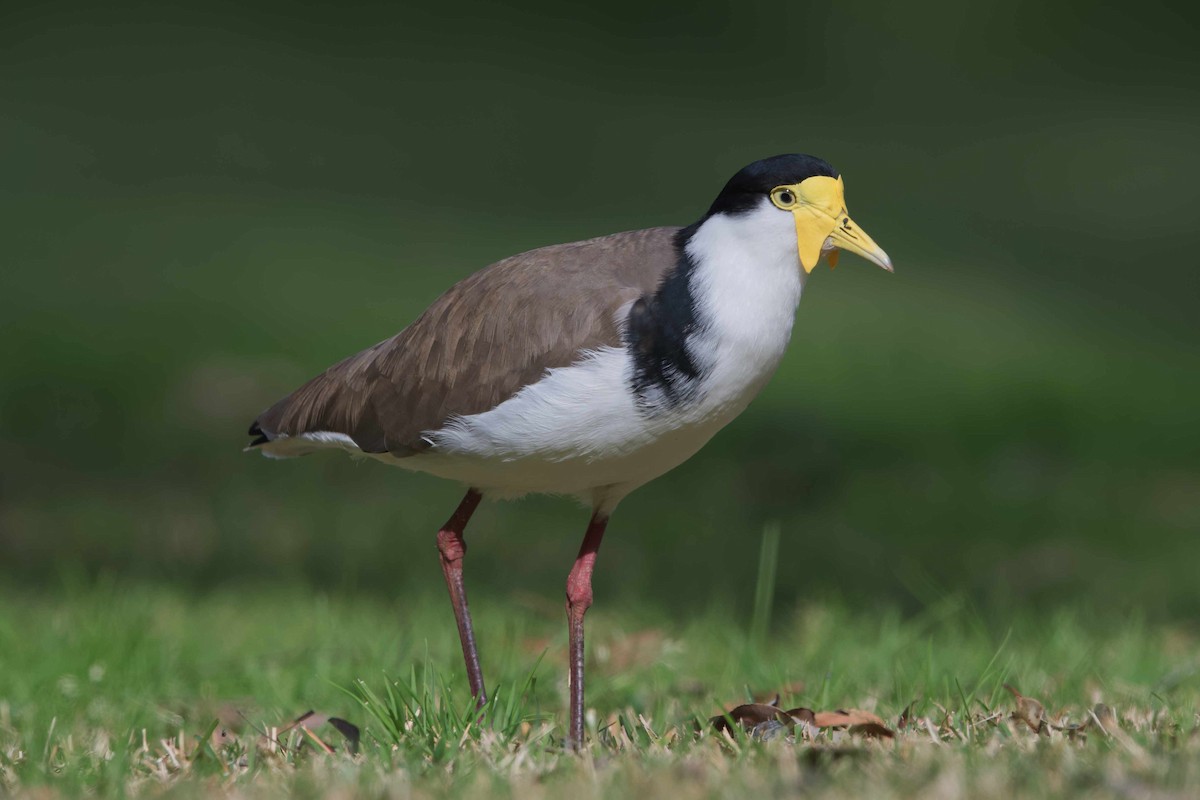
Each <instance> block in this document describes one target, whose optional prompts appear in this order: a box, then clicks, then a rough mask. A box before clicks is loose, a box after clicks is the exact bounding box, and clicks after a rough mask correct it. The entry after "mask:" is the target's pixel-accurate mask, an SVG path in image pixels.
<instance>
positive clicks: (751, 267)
mask: <svg viewBox="0 0 1200 800" xmlns="http://www.w3.org/2000/svg"><path fill="white" fill-rule="evenodd" d="M687 250H688V255H689V256H691V258H692V260H693V262H694V263H695V265H696V268H695V271H694V272H693V274H692V291H693V293H694V294H693V296H694V298H695V303H696V312H697V317H698V319H697V322H698V323H699V328H700V331H699V332H698V333H697V335H696V336H695V337H694V341H693V342H692V343H691V347H690V348H689V349H690V350H691V351H692V353H693V356H694V358H696V359H697V360H698V361H699V362H700V363H701V364H703V368H702V369H704V368H706V369H704V371H705V372H707V379H706V380H705V381H704V386H703V389H702V393H703V396H704V400H703V401H702V405H704V406H706V407H708V408H709V409H710V410H713V411H716V410H724V409H728V410H735V411H741V409H742V408H744V407H745V406H746V404H748V403H749V402H750V400H751V399H753V397H754V396H755V395H756V394H758V392H759V391H760V390H761V389H762V387H763V386H765V385H766V383H767V381H768V380H769V379H770V377H771V375H772V374H773V373H774V372H775V368H776V367H777V366H778V365H779V361H780V359H781V358H783V353H784V350H785V349H786V348H787V343H788V340H789V339H790V338H791V334H792V323H793V321H794V320H795V314H796V307H797V305H798V304H799V302H800V293H801V291H802V290H803V288H804V281H805V279H806V277H807V274H806V273H805V272H804V269H803V268H802V267H801V266H800V258H799V255H798V252H797V249H796V228H795V223H794V222H793V220H792V215H791V214H789V213H787V212H785V211H780V210H779V209H777V208H775V207H774V206H772V205H771V204H770V202H769V201H767V200H766V199H765V198H764V202H763V205H761V206H760V207H759V208H757V209H755V210H753V211H750V212H746V213H743V214H739V215H736V216H730V215H725V214H717V215H715V216H712V217H709V218H708V219H707V220H705V221H704V223H703V224H702V225H701V226H700V227H699V229H698V230H697V231H696V233H695V234H693V236H692V237H691V240H690V241H689V242H688V245H687Z"/></svg>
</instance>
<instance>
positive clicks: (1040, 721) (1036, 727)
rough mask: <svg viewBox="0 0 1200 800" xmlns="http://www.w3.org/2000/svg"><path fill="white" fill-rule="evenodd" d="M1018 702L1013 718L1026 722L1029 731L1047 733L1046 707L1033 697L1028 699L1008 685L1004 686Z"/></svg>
mask: <svg viewBox="0 0 1200 800" xmlns="http://www.w3.org/2000/svg"><path fill="white" fill-rule="evenodd" d="M1004 688H1005V689H1007V690H1008V691H1009V692H1010V693H1011V694H1012V696H1013V698H1014V699H1015V700H1016V701H1017V707H1016V709H1015V710H1014V711H1013V713H1012V718H1013V719H1015V720H1019V721H1020V722H1024V723H1025V724H1026V725H1028V726H1029V729H1030V730H1031V731H1033V732H1034V733H1045V732H1046V707H1045V706H1043V705H1042V704H1041V703H1039V702H1038V701H1037V700H1034V699H1033V698H1032V697H1026V696H1025V695H1023V694H1021V693H1020V692H1018V691H1017V690H1016V689H1014V688H1013V687H1012V686H1010V685H1008V684H1007V683H1006V684H1004Z"/></svg>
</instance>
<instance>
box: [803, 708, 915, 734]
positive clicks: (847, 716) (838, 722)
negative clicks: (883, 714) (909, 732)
mask: <svg viewBox="0 0 1200 800" xmlns="http://www.w3.org/2000/svg"><path fill="white" fill-rule="evenodd" d="M813 724H814V725H816V726H817V727H818V728H847V729H849V731H850V733H857V734H860V735H862V736H878V737H881V738H885V739H891V738H892V737H893V736H895V735H896V734H895V732H894V731H892V730H891V729H890V728H888V726H887V723H885V722H884V721H883V720H882V719H881V718H880V717H879V716H878V715H876V714H872V713H871V712H870V711H863V710H861V709H857V708H849V709H838V710H837V711H818V712H817V713H816V714H814V715H813Z"/></svg>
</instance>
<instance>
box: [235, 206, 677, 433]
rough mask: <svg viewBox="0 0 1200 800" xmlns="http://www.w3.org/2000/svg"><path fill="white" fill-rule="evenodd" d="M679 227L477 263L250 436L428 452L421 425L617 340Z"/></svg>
mask: <svg viewBox="0 0 1200 800" xmlns="http://www.w3.org/2000/svg"><path fill="white" fill-rule="evenodd" d="M677 231H678V228H651V229H649V230H642V231H630V232H627V233H617V234H613V235H612V236H604V237H601V238H599V239H590V240H588V241H585V242H575V243H572V244H561V245H554V246H551V247H544V248H541V249H539V250H532V251H530V252H528V253H522V254H521V255H517V256H513V257H511V258H507V259H505V260H503V261H499V262H497V263H495V264H492V265H491V266H489V267H485V268H484V269H482V270H480V271H479V272H477V273H475V274H474V275H472V276H471V277H469V278H467V279H465V280H463V281H461V282H460V283H458V284H456V285H455V286H453V287H452V288H451V289H450V290H449V291H448V292H446V293H445V294H444V295H442V296H441V297H439V298H438V299H437V300H436V301H435V302H434V303H433V305H432V306H430V307H429V308H428V309H427V310H426V311H425V313H423V314H422V315H421V316H420V317H418V318H417V320H416V321H415V322H414V323H413V324H412V325H409V326H408V327H407V328H405V329H404V330H402V331H401V332H400V333H398V334H396V335H395V336H393V337H392V338H390V339H387V340H386V341H383V342H380V343H379V344H377V345H375V346H374V347H371V348H369V349H367V350H364V351H362V352H361V353H358V354H357V355H353V356H350V357H349V358H347V359H345V360H344V361H341V362H339V363H337V364H335V365H334V366H332V367H330V368H329V369H327V370H325V372H323V373H322V374H320V375H318V376H317V377H316V378H313V379H312V380H311V381H309V382H308V383H306V384H304V385H303V386H301V387H300V388H299V389H297V390H296V391H294V392H292V394H290V395H288V396H287V397H285V398H284V399H282V400H280V401H279V402H278V403H276V404H275V405H273V406H271V407H270V408H269V409H267V410H266V411H265V412H263V413H262V414H261V415H260V416H259V417H258V419H257V420H255V422H254V424H253V425H252V426H251V427H250V434H251V435H257V436H259V437H260V438H259V439H258V440H256V441H255V442H254V444H262V443H265V442H267V441H269V440H270V439H274V438H275V437H276V436H279V435H280V434H286V435H288V436H295V435H297V434H301V433H305V432H307V431H333V432H337V433H343V434H346V435H347V436H349V437H350V438H351V439H353V440H354V442H355V444H357V445H358V446H359V447H360V448H362V450H363V451H364V452H368V453H382V452H390V453H393V454H395V455H397V456H404V455H412V454H413V453H416V452H419V451H420V450H423V449H425V447H426V446H427V445H426V444H425V443H424V442H423V440H422V439H421V433H422V432H424V431H428V430H434V429H436V428H439V427H441V425H442V424H443V423H444V422H445V421H446V420H447V419H449V418H450V417H453V416H459V415H463V416H465V415H468V414H478V413H481V412H483V411H487V410H489V409H491V408H495V407H496V406H497V405H499V404H500V403H502V402H504V401H505V400H507V399H508V398H510V397H512V396H513V395H514V394H516V393H517V391H518V390H520V389H521V387H523V386H526V385H528V384H530V383H533V382H535V381H537V380H538V379H540V378H541V376H542V375H543V374H544V373H545V372H546V370H548V369H553V368H555V367H564V366H568V365H570V364H571V363H573V362H574V361H576V360H577V359H578V357H579V354H580V352H581V351H585V350H589V349H593V348H597V347H602V346H605V345H612V346H616V345H619V344H620V331H619V329H618V322H617V320H616V312H617V310H618V309H619V308H620V306H621V305H622V304H624V303H628V302H630V301H632V300H635V299H637V298H638V297H640V296H642V295H643V294H645V293H647V292H651V291H653V290H654V289H655V288H656V287H657V286H658V283H659V281H660V280H661V279H662V277H663V275H664V274H665V273H666V271H667V270H668V269H669V268H670V267H671V266H672V265H674V264H675V261H676V258H677V253H676V250H675V244H674V241H675V234H676V232H677Z"/></svg>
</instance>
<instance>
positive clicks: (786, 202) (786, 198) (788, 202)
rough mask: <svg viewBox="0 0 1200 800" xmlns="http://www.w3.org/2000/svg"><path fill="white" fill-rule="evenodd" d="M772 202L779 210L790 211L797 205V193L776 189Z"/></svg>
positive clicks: (772, 195)
mask: <svg viewBox="0 0 1200 800" xmlns="http://www.w3.org/2000/svg"><path fill="white" fill-rule="evenodd" d="M771 202H772V203H774V204H775V206H776V207H778V208H782V209H790V208H791V207H792V206H794V205H796V193H795V192H793V191H792V190H791V189H785V188H783V187H780V188H778V189H774V190H772V192H771Z"/></svg>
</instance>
